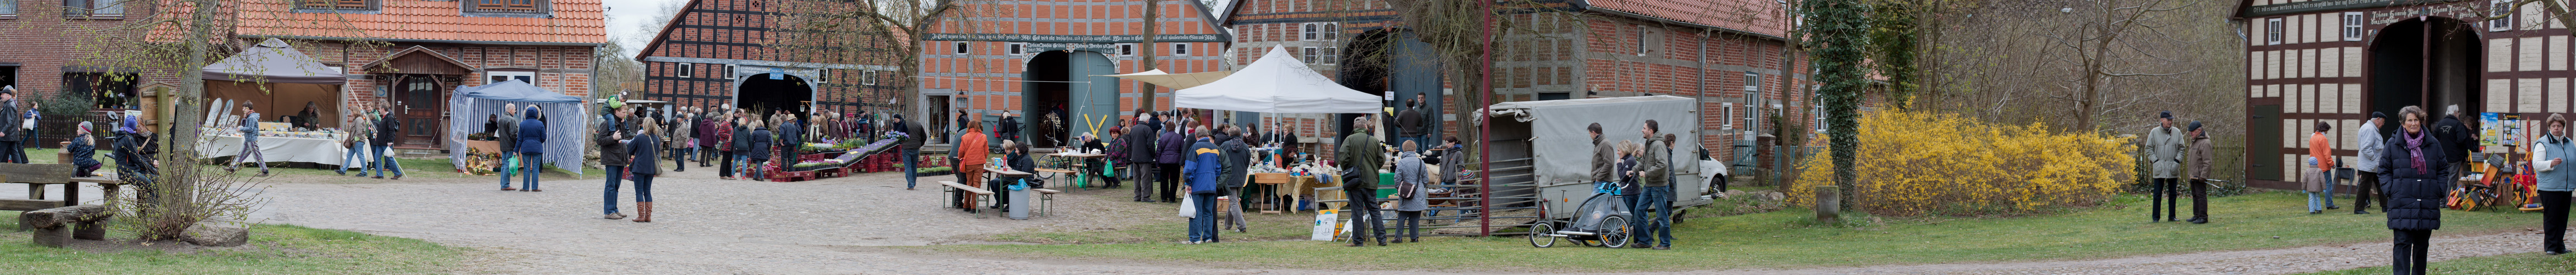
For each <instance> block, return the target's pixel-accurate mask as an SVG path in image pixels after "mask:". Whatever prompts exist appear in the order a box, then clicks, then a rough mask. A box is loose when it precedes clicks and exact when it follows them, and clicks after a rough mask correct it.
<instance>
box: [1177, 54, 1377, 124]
mask: <svg viewBox="0 0 2576 275" xmlns="http://www.w3.org/2000/svg"><path fill="white" fill-rule="evenodd" d="M1151 72H1152V71H1148V72H1147V73H1151ZM1139 74H1144V73H1136V74H1129V75H1139ZM1379 99H1380V97H1379V96H1376V95H1370V94H1368V93H1365V92H1360V91H1359V90H1352V89H1351V88H1348V87H1342V84H1340V83H1334V82H1333V80H1332V79H1330V78H1325V77H1324V75H1323V74H1318V73H1315V69H1312V68H1307V67H1306V62H1303V61H1298V60H1297V58H1295V57H1289V56H1288V49H1287V48H1284V47H1278V46H1273V47H1270V53H1269V54H1264V55H1262V56H1261V59H1259V60H1254V61H1252V64H1251V65H1245V66H1244V67H1243V70H1238V71H1235V72H1234V73H1233V74H1231V75H1227V76H1225V77H1224V78H1222V79H1217V80H1216V81H1215V82H1208V83H1207V84H1205V85H1198V86H1196V87H1190V88H1185V89H1181V90H1180V91H1176V92H1173V95H1172V106H1173V107H1180V108H1196V109H1211V110H1227V111H1246V112H1262V113H1309V114H1375V113H1377V112H1378V111H1379V107H1381V106H1380V102H1379Z"/></svg>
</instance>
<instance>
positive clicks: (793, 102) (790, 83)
mask: <svg viewBox="0 0 2576 275" xmlns="http://www.w3.org/2000/svg"><path fill="white" fill-rule="evenodd" d="M733 94H734V99H733V101H734V106H740V107H741V108H742V109H743V110H745V111H748V112H750V113H752V114H760V115H762V117H761V118H768V116H767V115H769V114H774V113H777V111H779V110H786V111H787V112H790V113H795V114H796V115H797V116H798V117H803V116H804V115H805V112H806V111H807V110H806V109H805V107H806V106H807V105H809V104H813V103H814V86H812V85H811V84H806V83H805V78H802V77H796V76H795V75H789V74H777V73H763V74H755V75H751V76H750V77H746V78H743V79H742V85H738V86H734V93H733ZM764 122H766V123H762V125H778V122H777V121H764Z"/></svg>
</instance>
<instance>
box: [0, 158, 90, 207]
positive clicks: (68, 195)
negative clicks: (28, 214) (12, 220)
mask: <svg viewBox="0 0 2576 275" xmlns="http://www.w3.org/2000/svg"><path fill="white" fill-rule="evenodd" d="M71 178H72V165H70V164H22V163H0V182H7V183H22V184H26V185H27V198H26V199H0V211H36V210H45V209H49V208H55V207H64V206H72V205H78V204H80V190H79V188H72V187H64V188H63V196H62V199H59V200H49V199H46V198H45V191H46V190H47V188H45V186H46V185H56V184H60V185H65V186H78V185H77V184H75V182H73V181H72V180H71Z"/></svg>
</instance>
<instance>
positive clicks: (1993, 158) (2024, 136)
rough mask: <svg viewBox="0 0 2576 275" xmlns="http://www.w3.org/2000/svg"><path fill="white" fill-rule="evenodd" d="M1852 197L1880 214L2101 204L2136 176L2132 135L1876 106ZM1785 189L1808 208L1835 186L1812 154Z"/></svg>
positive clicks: (1864, 134)
mask: <svg viewBox="0 0 2576 275" xmlns="http://www.w3.org/2000/svg"><path fill="white" fill-rule="evenodd" d="M1860 131H1861V132H1860V138H1861V141H1862V144H1863V145H1864V146H1862V147H1861V148H1860V150H1859V151H1858V153H1859V158H1858V160H1856V161H1857V163H1858V164H1859V166H1860V167H1855V173H1856V174H1858V175H1859V182H1857V183H1854V184H1853V186H1852V187H1854V188H1855V189H1856V190H1855V191H1854V192H1853V193H1854V195H1853V197H1851V198H1844V199H1845V200H1852V201H1853V202H1856V203H1857V204H1856V205H1857V207H1858V209H1860V210H1861V211H1866V212H1869V213H1872V214H1877V215H1883V216H1916V215H1926V214H1941V215H1987V214H2024V213H2035V212H2042V211H2047V210H2050V209H2059V208H2066V207H2090V206H2096V205H2100V204H2101V203H2102V202H2104V201H2105V200H2106V199H2109V198H2110V197H2111V194H2112V193H2114V192H2117V191H2118V190H2119V188H2120V185H2121V184H2122V183H2125V182H2126V181H2124V179H2128V178H2130V177H2131V176H2132V174H2134V173H2136V172H2134V171H2133V170H2134V169H2132V168H2133V167H2132V166H2135V165H2136V163H2134V162H2131V161H2130V160H2131V159H2132V158H2133V157H2132V156H2130V152H2132V151H2134V148H2132V147H2133V146H2130V145H2129V144H2130V143H2129V138H2124V137H2104V136H2098V135H2093V134H2080V133H2079V134H2068V133H2053V132H2049V131H2048V130H2047V127H2044V126H2043V125H2040V124H2031V125H2025V126H2010V125H1993V124H1986V123H1984V122H1980V121H1976V120H1974V119H1970V118H1965V117H1961V116H1957V115H1949V114H1932V113H1914V112H1894V111H1889V112H1877V113H1872V114H1869V115H1867V116H1864V117H1863V118H1862V119H1861V128H1860ZM1803 161H1805V165H1806V168H1805V170H1804V171H1803V174H1801V175H1799V176H1798V177H1797V180H1796V181H1794V182H1792V183H1791V186H1789V187H1787V188H1782V189H1783V190H1784V191H1786V192H1788V195H1789V196H1788V197H1789V200H1790V204H1791V205H1813V204H1814V199H1815V194H1813V190H1812V188H1811V186H1821V185H1832V184H1833V183H1832V182H1831V181H1832V180H1833V178H1834V177H1833V170H1834V169H1833V163H1832V161H1831V159H1830V157H1828V154H1823V153H1818V154H1814V155H1812V156H1810V157H1809V158H1807V159H1805V160H1803Z"/></svg>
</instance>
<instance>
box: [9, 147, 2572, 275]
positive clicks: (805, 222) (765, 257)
mask: <svg viewBox="0 0 2576 275" xmlns="http://www.w3.org/2000/svg"><path fill="white" fill-rule="evenodd" d="M690 168H692V170H690V171H687V172H676V173H674V174H670V175H666V176H664V177H661V178H657V179H656V180H655V181H656V182H655V183H656V184H655V187H656V188H655V189H656V190H655V194H654V195H655V199H656V201H657V203H658V204H659V205H657V206H658V207H657V209H656V210H657V211H655V212H656V213H655V217H654V220H655V221H654V222H652V223H634V222H628V221H626V220H605V219H600V218H599V216H600V212H599V207H600V193H601V187H602V185H603V182H604V180H602V179H600V178H598V176H596V175H593V176H592V178H591V179H582V180H551V181H546V182H545V185H546V187H548V188H546V192H505V191H498V184H497V182H496V181H497V180H498V179H497V178H492V177H485V178H486V179H487V180H480V181H472V182H461V181H444V182H428V181H423V180H408V179H407V180H403V181H382V182H375V183H363V184H327V183H300V182H323V181H320V180H324V179H326V178H321V177H323V176H280V177H278V178H276V179H275V180H273V181H272V182H274V183H275V184H274V185H272V186H269V188H267V189H265V190H264V191H265V193H266V195H267V197H268V198H271V199H272V201H271V202H270V204H269V205H268V206H267V207H266V208H264V209H262V211H261V212H259V213H256V214H254V215H253V216H254V218H255V219H259V221H262V222H269V223H288V224H297V225H303V226H309V227H316V228H334V229H348V230H357V231H363V232H368V233H372V234H379V235H388V236H398V237H407V238H418V239H423V240H429V241H432V242H438V243H441V244H447V245H454V246H463V247H475V248H480V249H483V250H484V251H486V253H481V254H478V255H476V256H474V257H472V259H470V260H468V261H467V262H466V263H465V264H464V265H465V266H462V267H459V269H458V270H457V271H458V272H459V273H534V274H559V273H612V272H614V273H642V274H717V273H729V274H959V273H968V274H1036V273H1045V274H1063V273H1090V274H1184V273H1187V274H1209V273H1218V274H1251V273H1286V274H1310V273H1333V274H1398V273H1402V274H1424V273H1426V272H1424V271H1363V272H1352V271H1328V270H1255V269H1221V268H1207V267H1205V266H1207V265H1188V264H1171V263H1157V262H1134V261H1096V260H1080V261H1076V260H1064V259H1002V258H991V257H981V256H959V255H947V254H935V253H925V252H920V251H919V250H918V249H913V248H907V247H904V246H922V245H939V244H977V243H990V242H984V241H979V240H976V239H977V236H982V235H988V234H994V233H1004V232H1012V231H1018V230H1060V229H1061V230H1070V229H1083V228H1107V227H1118V226H1128V225H1132V224H1135V223H1138V222H1139V219H1173V220H1178V219H1179V218H1178V217H1172V216H1170V215H1146V216H1149V217H1147V218H1137V217H1112V216H1113V215H1109V214H1107V213H1115V212H1132V211H1084V210H1086V209H1091V210H1096V209H1101V208H1107V207H1111V206H1113V205H1119V204H1125V203H1126V202H1124V201H1115V200H1121V199H1125V198H1126V197H1127V193H1126V192H1128V190H1125V189H1118V190H1106V191H1099V190H1095V191H1082V192H1085V193H1083V194H1080V195H1073V196H1061V197H1059V199H1058V201H1057V202H1058V205H1056V210H1057V211H1056V212H1057V214H1058V216H1057V217H1040V218H1036V219H1031V220H1011V219H1005V218H984V219H977V218H974V216H973V215H972V214H968V213H964V212H960V211H957V210H948V209H941V208H939V201H938V200H937V197H938V195H939V192H938V191H936V190H938V188H937V186H938V185H937V184H936V183H935V180H936V179H948V178H950V177H948V176H939V177H925V178H923V182H922V183H923V184H924V186H922V187H921V188H919V189H920V190H913V191H907V190H903V186H902V185H903V179H902V175H901V174H894V173H876V174H865V175H859V176H856V177H846V178H834V179H824V180H819V181H806V182H785V183H780V182H755V181H738V180H737V181H727V180H718V179H715V175H714V172H713V170H709V169H706V168H699V167H690ZM333 182H337V181H333ZM0 189H5V188H0ZM93 190H94V188H93ZM11 191H15V190H11ZM621 191H622V192H623V193H621V195H620V196H619V200H620V203H619V206H620V208H621V209H622V210H625V212H626V213H629V214H632V213H634V210H633V203H632V200H633V195H634V194H633V187H632V185H631V183H630V184H629V185H628V186H627V187H626V188H625V189H623V190H621ZM1093 192H1106V194H1111V195H1100V194H1105V193H1093ZM0 193H7V192H5V191H0ZM19 193H23V191H19ZM8 195H11V194H0V196H8ZM91 198H95V197H91ZM1130 207H1132V206H1130ZM1130 215H1132V214H1130ZM2435 234H2437V237H2436V238H2435V239H2434V243H2435V246H2434V248H2433V249H2434V251H2433V254H2434V257H2433V260H2434V261H2441V260H2447V259H2452V258H2459V257H2470V256H2486V255H2501V254H2508V253H2518V252H2529V251H2531V250H2536V247H2537V244H2536V242H2537V241H2538V239H2539V236H2537V235H2536V234H2538V233H2537V231H2529V232H2513V233H2505V234H2488V235H2477V236H2460V235H2438V234H2441V232H2436V233H2435ZM1174 238H1175V240H1177V238H1178V236H1174ZM2388 254H2389V253H2388V250H2387V244H2386V243H2385V242H2380V243H2360V244H2348V245H2328V246H2311V247H2299V248H2286V249H2271V250H2251V251H2227V252H2205V253H2192V254H2176V255H2161V256H2145V257H2133V258H2120V259H2104V260H2085V261H2059V262H2017V263H1961V264H1934V265H1904V266H1875V267H1852V268H1822V269H1797V270H1739V271H1694V272H1676V273H1675V274H1683V273H1687V274H1712V273H1715V274H1881V273H1894V274H2281V273H2296V272H2311V271H2323V270H2340V269H2350V268H2360V267H2367V266H2378V265H2386V264H2387V262H2388V261H2387V257H2388ZM1475 274H1498V273H1496V272H1478V273H1475Z"/></svg>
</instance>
